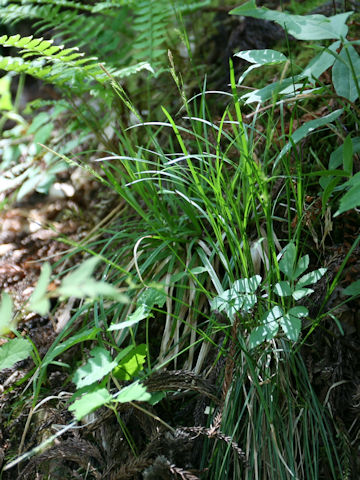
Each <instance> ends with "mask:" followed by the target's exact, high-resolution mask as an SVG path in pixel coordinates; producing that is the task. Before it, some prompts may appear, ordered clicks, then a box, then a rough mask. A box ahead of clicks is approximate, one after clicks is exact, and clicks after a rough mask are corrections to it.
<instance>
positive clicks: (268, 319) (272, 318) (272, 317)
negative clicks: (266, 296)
mask: <svg viewBox="0 0 360 480" xmlns="http://www.w3.org/2000/svg"><path fill="white" fill-rule="evenodd" d="M283 315H284V312H283V311H282V308H280V307H279V306H278V305H275V307H273V308H272V309H271V310H269V311H268V312H265V313H264V315H263V316H262V317H261V322H262V323H264V324H266V325H270V324H275V323H277V321H278V319H279V318H280V317H282V316H283Z"/></svg>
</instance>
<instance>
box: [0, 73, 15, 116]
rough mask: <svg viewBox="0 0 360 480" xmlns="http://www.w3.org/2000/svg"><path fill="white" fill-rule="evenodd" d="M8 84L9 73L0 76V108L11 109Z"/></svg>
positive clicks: (9, 79) (9, 80)
mask: <svg viewBox="0 0 360 480" xmlns="http://www.w3.org/2000/svg"><path fill="white" fill-rule="evenodd" d="M10 85H11V78H10V75H5V76H4V77H2V78H0V110H13V104H12V101H11V92H10Z"/></svg>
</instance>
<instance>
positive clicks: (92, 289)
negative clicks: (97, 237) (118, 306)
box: [57, 257, 129, 303]
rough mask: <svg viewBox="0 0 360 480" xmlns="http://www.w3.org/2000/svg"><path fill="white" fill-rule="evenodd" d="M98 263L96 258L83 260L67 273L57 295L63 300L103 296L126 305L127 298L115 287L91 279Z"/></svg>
mask: <svg viewBox="0 0 360 480" xmlns="http://www.w3.org/2000/svg"><path fill="white" fill-rule="evenodd" d="M98 262H99V259H98V258H97V257H91V258H89V259H87V260H85V261H84V262H83V263H82V264H81V265H80V266H79V267H78V268H77V269H76V270H75V271H73V272H71V273H69V275H67V276H66V277H65V278H64V279H63V280H62V282H61V285H60V287H59V288H58V289H57V291H58V292H59V294H60V295H61V296H63V297H65V298H68V297H76V298H91V299H96V298H98V297H100V296H105V297H109V298H112V299H113V300H116V301H118V302H122V303H128V301H129V300H128V298H127V297H126V296H125V295H123V294H122V293H121V292H119V290H118V289H117V288H116V287H114V286H113V285H110V284H109V283H106V282H103V281H97V280H95V279H94V278H92V276H91V275H92V273H93V271H94V269H95V267H96V265H97V264H98Z"/></svg>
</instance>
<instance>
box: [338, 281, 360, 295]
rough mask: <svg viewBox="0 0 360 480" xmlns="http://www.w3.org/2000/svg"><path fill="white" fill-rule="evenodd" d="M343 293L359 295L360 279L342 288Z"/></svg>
mask: <svg viewBox="0 0 360 480" xmlns="http://www.w3.org/2000/svg"><path fill="white" fill-rule="evenodd" d="M342 293H343V295H360V280H356V281H355V282H353V283H351V284H350V285H349V286H347V287H346V288H344V290H343V292H342Z"/></svg>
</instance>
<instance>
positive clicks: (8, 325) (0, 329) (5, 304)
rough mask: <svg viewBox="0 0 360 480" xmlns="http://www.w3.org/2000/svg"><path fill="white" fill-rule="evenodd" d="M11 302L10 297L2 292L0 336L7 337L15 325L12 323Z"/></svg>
mask: <svg viewBox="0 0 360 480" xmlns="http://www.w3.org/2000/svg"><path fill="white" fill-rule="evenodd" d="M12 311H13V302H12V299H11V297H10V295H9V294H8V293H6V292H3V294H2V295H1V303H0V335H7V334H8V333H10V332H11V330H12V329H13V328H15V327H16V324H14V323H13V322H12Z"/></svg>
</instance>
